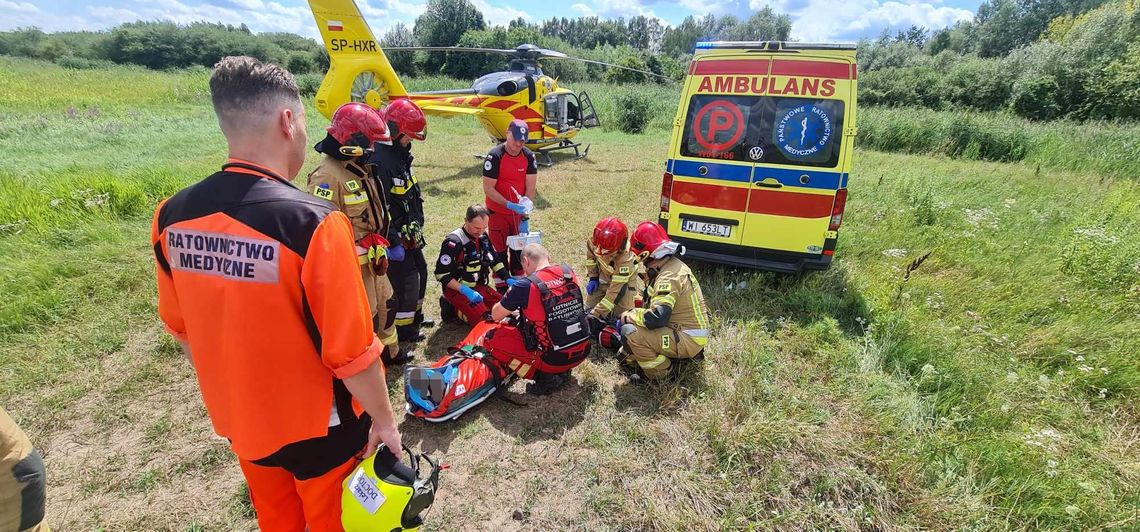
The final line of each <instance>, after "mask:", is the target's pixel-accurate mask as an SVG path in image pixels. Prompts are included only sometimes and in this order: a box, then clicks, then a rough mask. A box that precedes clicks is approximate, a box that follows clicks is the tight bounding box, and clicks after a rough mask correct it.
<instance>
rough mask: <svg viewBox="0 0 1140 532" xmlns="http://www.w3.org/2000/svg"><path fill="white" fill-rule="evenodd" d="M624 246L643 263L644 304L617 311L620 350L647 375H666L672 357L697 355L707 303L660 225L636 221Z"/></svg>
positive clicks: (705, 332)
mask: <svg viewBox="0 0 1140 532" xmlns="http://www.w3.org/2000/svg"><path fill="white" fill-rule="evenodd" d="M630 248H631V249H632V250H633V252H634V253H637V255H638V256H639V257H641V259H642V263H643V264H644V265H645V272H646V273H645V275H646V285H645V297H646V304H645V307H644V308H635V309H633V310H629V311H626V312H625V313H624V314H622V320H621V321H622V323H623V325H622V328H621V340H622V344H623V350H624V352H625V354H626V357H627V358H628V359H632V361H634V362H636V363H637V366H638V367H639V368H640V369H641V372H642V373H644V374H645V376H646V377H647V378H649V379H660V378H662V377H664V376H666V375H668V373H669V368H670V367H672V365H673V362H672V359H687V358H693V357H697V356H699V355H701V354H702V351H704V348H705V346H706V345H707V344H708V338H709V313H708V307H707V306H706V305H705V299H704V295H703V294H701V286H700V284H698V283H697V278H696V277H695V276H694V275H693V272H692V270H690V269H689V267H688V266H687V265H686V264H685V263H684V262H681V259H680V258H679V257H678V256H677V251H678V246H677V243H676V242H672V241H670V240H669V236H668V235H667V234H666V233H665V229H664V228H662V227H661V226H660V225H657V224H655V223H652V222H642V223H641V224H640V225H638V226H637V229H635V230H634V232H633V238H631V239H630Z"/></svg>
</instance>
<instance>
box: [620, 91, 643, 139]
mask: <svg viewBox="0 0 1140 532" xmlns="http://www.w3.org/2000/svg"><path fill="white" fill-rule="evenodd" d="M615 103H616V104H617V109H616V111H617V116H616V117H615V118H616V119H617V125H618V129H620V130H621V131H623V132H625V133H641V132H642V131H645V126H646V125H647V124H649V119H650V118H651V117H650V107H651V104H652V101H651V100H650V98H649V96H646V95H645V94H642V93H641V92H639V91H636V90H632V91H626V92H623V93H621V94H618V96H617V98H616V101H615Z"/></svg>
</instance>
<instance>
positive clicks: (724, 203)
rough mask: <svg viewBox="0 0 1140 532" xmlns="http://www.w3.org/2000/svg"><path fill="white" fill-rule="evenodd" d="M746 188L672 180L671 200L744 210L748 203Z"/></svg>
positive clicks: (709, 206) (730, 209) (700, 205)
mask: <svg viewBox="0 0 1140 532" xmlns="http://www.w3.org/2000/svg"><path fill="white" fill-rule="evenodd" d="M745 191H746V189H743V188H740V187H724V186H720V185H706V184H704V183H690V182H688V181H673V193H672V200H673V201H676V202H678V203H684V204H685V205H692V206H694V207H704V208H706V209H721V210H725V211H736V212H744V209H745V207H747V205H748V194H745Z"/></svg>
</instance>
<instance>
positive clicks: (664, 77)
mask: <svg viewBox="0 0 1140 532" xmlns="http://www.w3.org/2000/svg"><path fill="white" fill-rule="evenodd" d="M563 55H565V54H563ZM563 59H569V60H571V61H581V62H583V63H590V64H594V65H602V66H605V67H610V68H620V69H622V70H629V71H631V72H638V73H641V74H645V75H646V76H653V77H655V78H661V79H664V80H668V81H674V80H673V78H670V77H669V76H663V75H661V74H658V73H656V72H650V71H648V70H639V69H636V68H629V67H624V66H621V65H615V64H613V63H606V62H605V61H594V60H593V59H582V58H581V57H570V56H566V57H565V58H563Z"/></svg>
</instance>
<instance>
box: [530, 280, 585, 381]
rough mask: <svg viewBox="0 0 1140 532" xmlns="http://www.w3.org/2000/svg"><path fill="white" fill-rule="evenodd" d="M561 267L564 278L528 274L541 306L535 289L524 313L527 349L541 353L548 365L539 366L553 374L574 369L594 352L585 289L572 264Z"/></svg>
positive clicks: (542, 363) (543, 362)
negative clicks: (584, 294) (592, 350)
mask: <svg viewBox="0 0 1140 532" xmlns="http://www.w3.org/2000/svg"><path fill="white" fill-rule="evenodd" d="M559 267H560V268H561V269H562V276H561V277H560V278H555V279H548V280H543V279H542V278H540V277H539V276H538V274H539V273H540V272H535V273H532V274H530V275H528V276H527V279H529V280H530V282H531V285H532V286H533V287H534V288H535V289H536V290H537V291H538V294H537V303H539V306H538V308H535V307H536V305H534V303H536V300H535V299H536V297H535V296H536V294H535V293H534V292H532V293H531V294H530V302H529V303H528V304H527V307H526V308H525V309H523V312H522V315H523V317H524V318H525V320H523V324H522V326H521V329H522V331H523V338H524V339H525V340H526V341H527V349H529V350H532V351H539V352H540V353H541V357H540V358H541V366H546V367H545V368H543V367H540V368H539V369H540V370H542V371H547V372H550V373H558V372H561V371H566V370H568V369H570V368H573V367H574V366H577V365H578V364H580V363H581V362H582V361H583V360H585V359H586V356H587V355H588V354H589V353H590V325H589V323H588V322H587V321H586V307H585V304H584V303H583V301H582V289H581V288H580V287H579V286H578V282H577V280H576V279H575V278H574V271H573V270H571V269H570V267H569V266H566V265H565V264H562V265H560V266H559ZM540 309H541V310H540ZM539 312H541V314H539Z"/></svg>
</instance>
